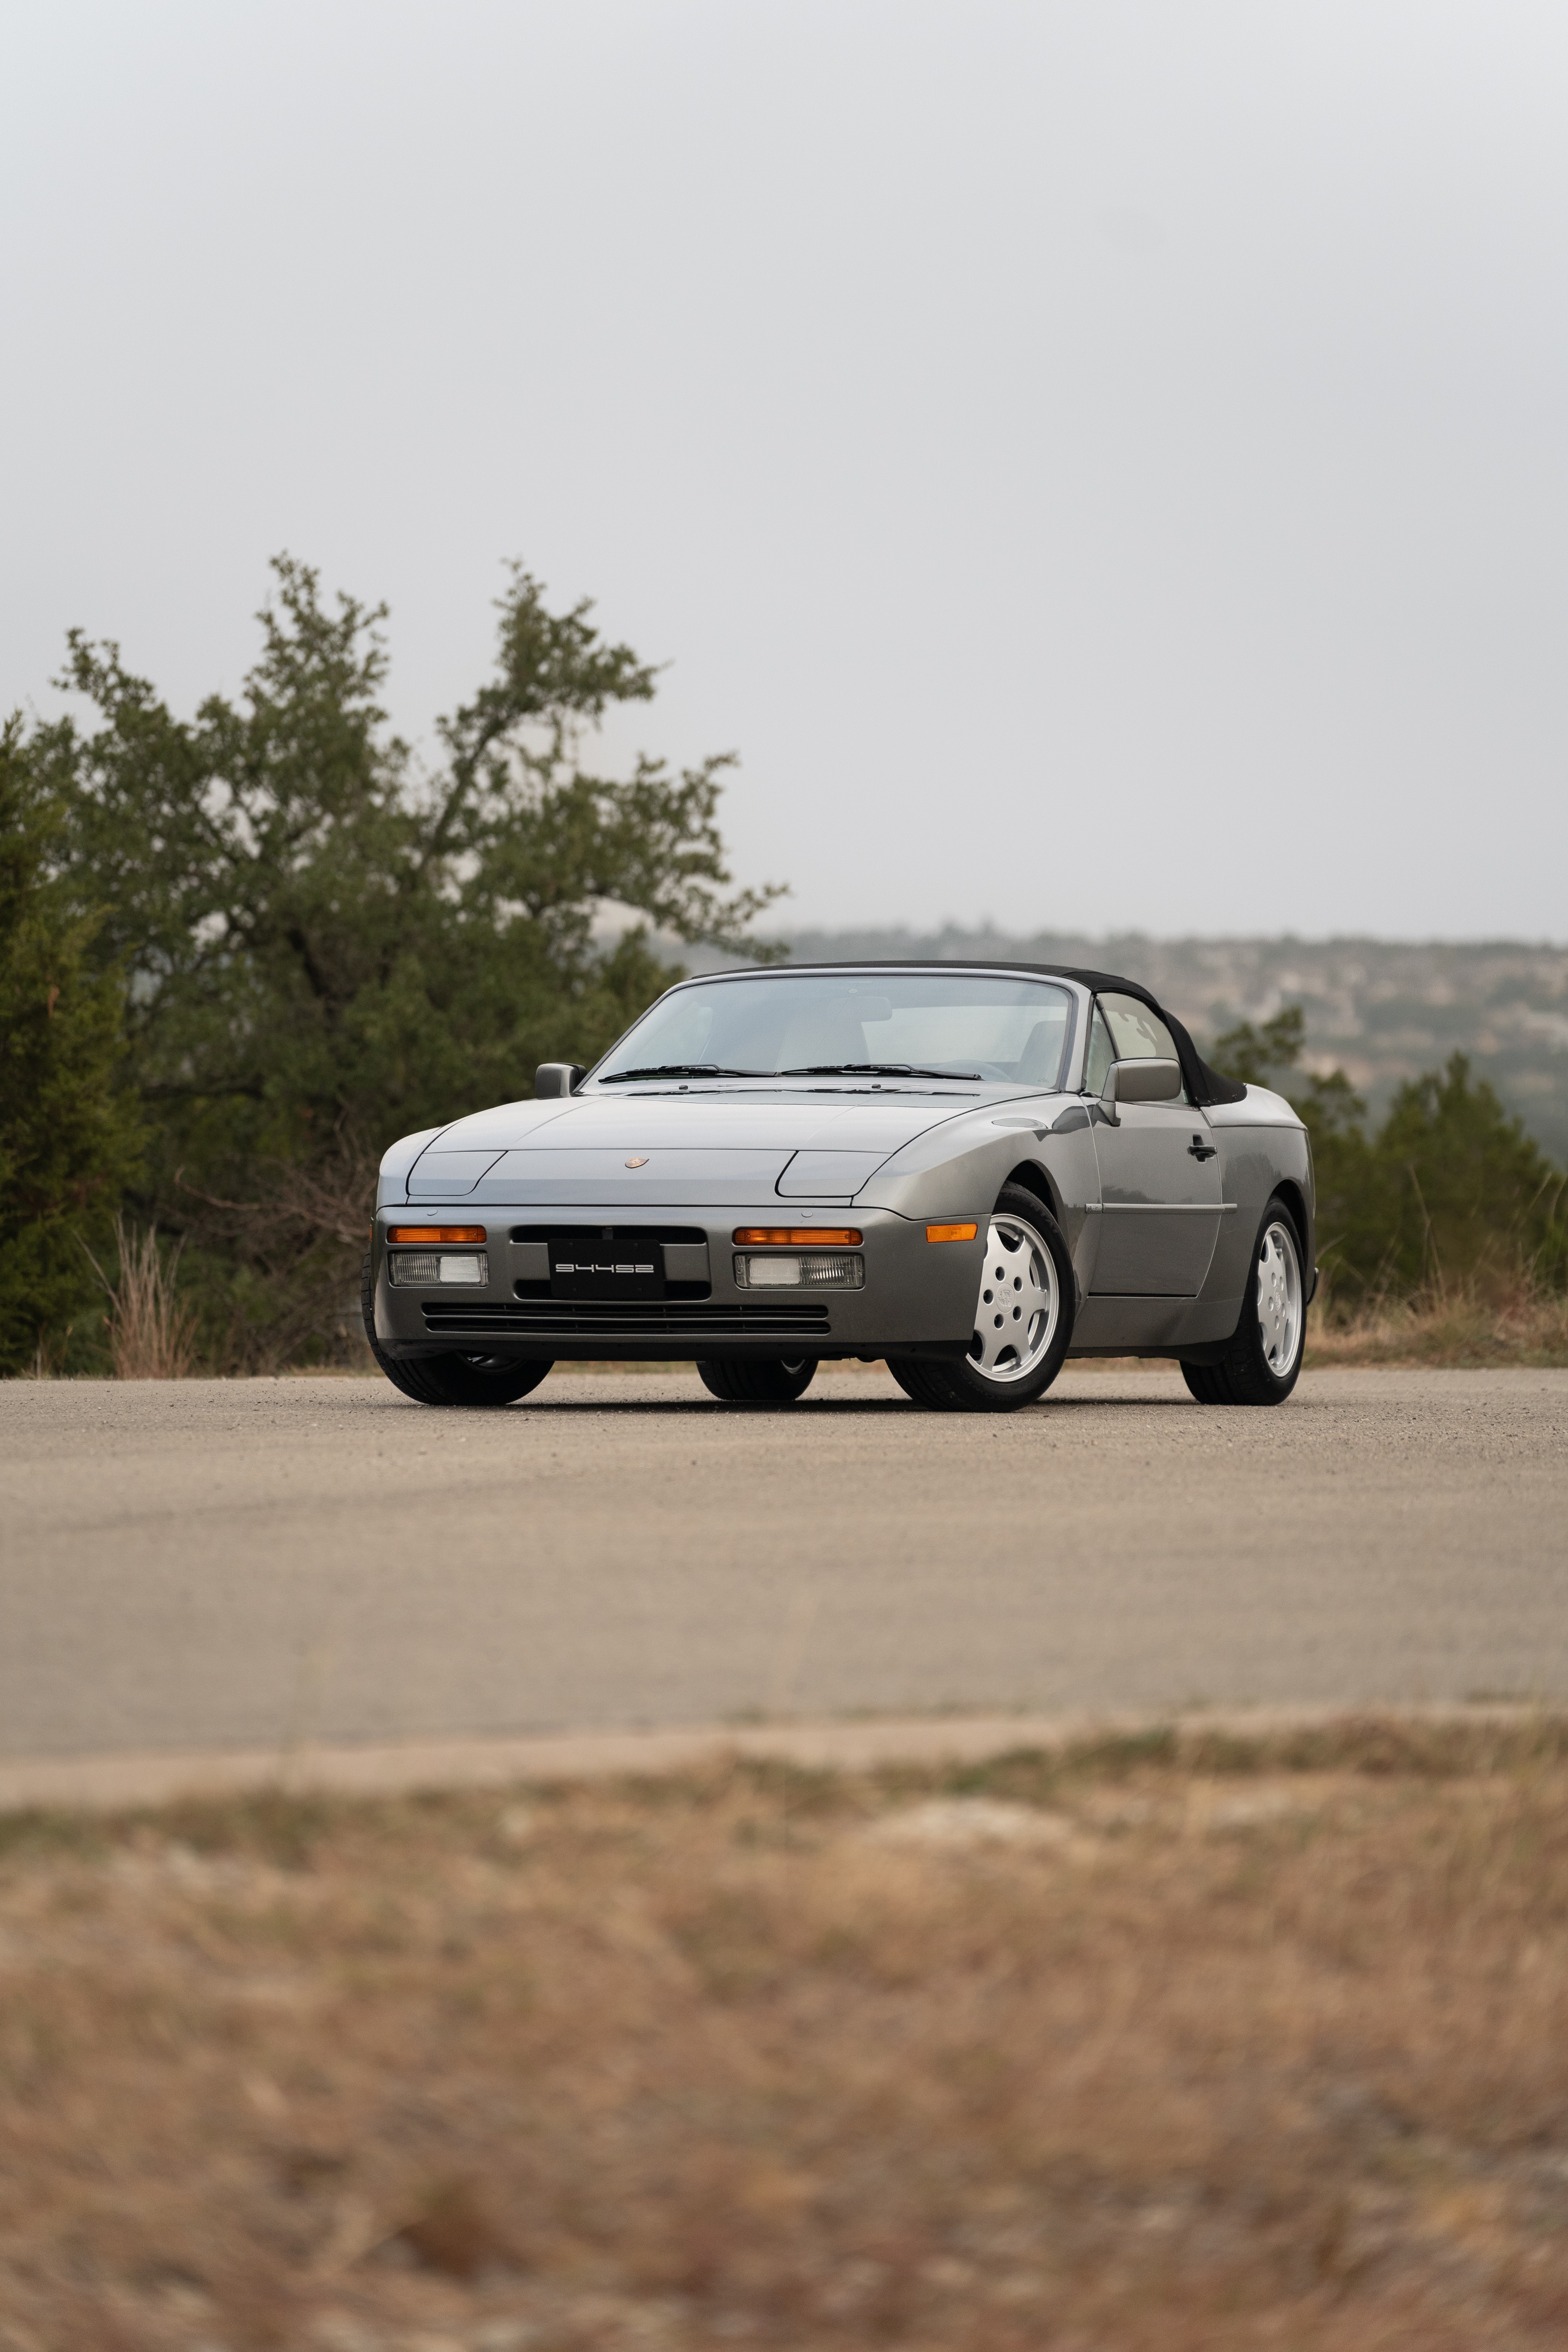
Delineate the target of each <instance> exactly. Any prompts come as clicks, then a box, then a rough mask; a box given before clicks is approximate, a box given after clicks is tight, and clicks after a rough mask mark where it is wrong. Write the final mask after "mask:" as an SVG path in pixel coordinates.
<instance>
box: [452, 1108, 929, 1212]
mask: <svg viewBox="0 0 1568 2352" xmlns="http://www.w3.org/2000/svg"><path fill="white" fill-rule="evenodd" d="M971 1108H973V1103H972V1102H971V1101H969V1100H966V1099H964V1098H963V1097H952V1096H926V1097H922V1098H919V1099H916V1100H909V1099H907V1098H906V1099H902V1100H899V1101H892V1102H885V1103H884V1102H868V1101H867V1100H866V1099H865V1097H863V1096H862V1097H858V1098H857V1099H855V1100H850V1101H842V1100H841V1101H837V1102H835V1101H831V1100H825V1099H823V1098H822V1097H820V1096H819V1097H816V1099H813V1100H801V1099H798V1098H796V1099H795V1100H788V1099H786V1100H783V1101H781V1100H779V1099H778V1097H773V1096H767V1097H757V1096H755V1095H744V1094H742V1095H732V1096H728V1097H713V1096H711V1095H706V1094H705V1095H702V1096H700V1097H695V1098H692V1097H672V1096H669V1095H658V1096H648V1095H619V1096H605V1095H590V1096H587V1097H583V1098H580V1099H577V1100H571V1101H563V1102H552V1101H546V1102H526V1103H507V1104H504V1105H503V1106H502V1107H501V1108H500V1109H497V1110H487V1111H479V1112H476V1113H475V1114H474V1116H473V1117H472V1118H461V1119H458V1121H457V1122H456V1123H455V1125H453V1126H451V1127H448V1128H444V1129H442V1130H441V1132H440V1133H439V1134H438V1135H437V1136H435V1137H434V1138H433V1139H431V1140H430V1142H428V1143H427V1144H426V1147H425V1149H424V1150H422V1151H421V1152H420V1153H419V1155H418V1157H417V1159H416V1160H415V1161H414V1163H413V1166H412V1167H411V1169H410V1171H409V1176H408V1198H409V1199H410V1200H411V1201H455V1200H467V1201H471V1202H476V1203H479V1202H487V1201H488V1202H497V1203H500V1202H508V1203H511V1202H515V1203H518V1204H519V1205H522V1204H525V1203H527V1202H556V1203H558V1204H560V1205H562V1206H563V1207H564V1206H569V1205H574V1204H588V1203H594V1204H598V1203H604V1204H609V1203H615V1204H616V1205H620V1206H624V1205H625V1204H626V1203H627V1202H640V1203H643V1204H646V1205H647V1206H649V1207H651V1206H653V1205H654V1204H655V1203H656V1202H657V1203H659V1204H661V1205H668V1204H672V1203H679V1202H689V1203H690V1204H691V1205H693V1206H697V1205H700V1204H702V1203H705V1202H708V1203H721V1202H766V1201H770V1200H792V1199H794V1200H815V1201H818V1202H835V1201H837V1202H843V1201H848V1200H852V1199H853V1198H854V1196H855V1194H856V1193H857V1192H858V1191H859V1189H860V1187H861V1186H862V1185H863V1184H865V1183H867V1182H868V1181H869V1180H870V1178H871V1176H872V1175H873V1174H874V1173H875V1171H876V1170H877V1169H879V1167H880V1166H881V1164H882V1162H883V1161H884V1160H887V1159H889V1158H890V1157H891V1155H892V1154H893V1153H894V1152H895V1151H900V1150H902V1149H903V1147H904V1146H905V1144H907V1143H910V1142H912V1141H913V1140H914V1139H915V1137H916V1136H917V1135H922V1134H924V1133H925V1132H926V1130H927V1129H930V1128H932V1127H936V1126H939V1125H941V1123H942V1121H943V1120H944V1119H949V1118H958V1117H961V1116H962V1115H963V1113H964V1112H966V1111H968V1110H970V1109H971ZM634 1163H635V1164H634Z"/></svg>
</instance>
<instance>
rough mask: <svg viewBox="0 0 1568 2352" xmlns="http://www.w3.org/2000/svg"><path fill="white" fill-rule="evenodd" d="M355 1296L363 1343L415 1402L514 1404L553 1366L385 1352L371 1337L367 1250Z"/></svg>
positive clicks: (512, 1358)
mask: <svg viewBox="0 0 1568 2352" xmlns="http://www.w3.org/2000/svg"><path fill="white" fill-rule="evenodd" d="M359 1296H360V1311H361V1313H362V1314H363V1317H364V1336H365V1344H366V1345H367V1347H368V1348H369V1349H370V1352H371V1354H372V1355H373V1356H374V1358H375V1360H376V1362H377V1363H378V1364H379V1365H380V1367H381V1369H382V1370H383V1371H384V1373H385V1374H386V1377H387V1379H388V1380H389V1381H391V1382H392V1385H393V1387H394V1388H395V1389H400V1390H401V1391H402V1392H403V1394H404V1395H405V1397H412V1398H413V1400H414V1402H415V1403H416V1404H440V1405H481V1406H482V1405H498V1404H515V1403H516V1402H517V1401H518V1399H519V1397H525V1396H527V1395H528V1394H529V1393H530V1392H531V1391H532V1390H534V1389H536V1388H537V1387H538V1386H539V1383H540V1381H542V1379H543V1378H544V1376H545V1374H546V1372H548V1371H549V1370H551V1367H550V1365H548V1364H523V1363H520V1362H519V1361H518V1360H517V1358H516V1357H515V1356H483V1355H474V1356H459V1355H450V1356H416V1357H413V1358H410V1359H409V1360H406V1361H404V1360H400V1359H399V1358H397V1357H395V1356H389V1355H387V1354H385V1353H384V1350H383V1348H382V1345H381V1342H380V1340H379V1339H377V1338H376V1336H375V1286H374V1283H373V1281H372V1279H371V1270H370V1255H369V1253H368V1252H367V1253H366V1255H365V1261H364V1264H363V1266H362V1267H361V1269H360V1286H359Z"/></svg>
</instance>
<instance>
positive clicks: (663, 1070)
mask: <svg viewBox="0 0 1568 2352" xmlns="http://www.w3.org/2000/svg"><path fill="white" fill-rule="evenodd" d="M777 1076H778V1072H777V1071H776V1070H723V1069H721V1068H720V1066H719V1065H718V1063H717V1062H656V1063H655V1064H654V1066H653V1067H652V1068H651V1069H647V1070H612V1071H611V1072H610V1073H609V1075H608V1076H607V1077H603V1078H601V1079H600V1080H599V1084H600V1085H601V1086H602V1087H618V1086H622V1085H624V1084H625V1082H626V1079H628V1078H776V1077H777Z"/></svg>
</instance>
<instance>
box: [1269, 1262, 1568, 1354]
mask: <svg viewBox="0 0 1568 2352" xmlns="http://www.w3.org/2000/svg"><path fill="white" fill-rule="evenodd" d="M1307 1362H1308V1364H1309V1366H1313V1365H1315V1366H1320V1367H1321V1366H1326V1365H1356V1364H1363V1365H1364V1364H1373V1365H1376V1364H1388V1365H1396V1364H1401V1365H1402V1364H1430V1365H1434V1366H1437V1365H1443V1366H1462V1365H1477V1366H1479V1365H1488V1364H1525V1365H1568V1296H1565V1295H1564V1294H1563V1292H1562V1291H1560V1290H1556V1289H1553V1288H1552V1287H1550V1286H1548V1285H1547V1284H1546V1283H1544V1282H1543V1281H1542V1279H1541V1277H1540V1276H1539V1275H1538V1274H1536V1273H1535V1272H1534V1271H1533V1270H1532V1269H1531V1267H1529V1266H1526V1265H1514V1266H1512V1267H1511V1268H1510V1269H1509V1270H1507V1271H1506V1272H1503V1271H1501V1270H1500V1269H1497V1268H1491V1269H1489V1270H1488V1271H1487V1272H1486V1273H1485V1274H1484V1275H1483V1274H1479V1273H1478V1274H1473V1275H1471V1276H1468V1277H1467V1278H1466V1279H1465V1280H1463V1281H1453V1280H1450V1279H1448V1278H1447V1277H1446V1276H1444V1274H1443V1272H1442V1270H1441V1268H1438V1269H1437V1270H1436V1273H1435V1274H1434V1276H1433V1277H1432V1279H1431V1280H1430V1281H1429V1282H1428V1283H1427V1284H1426V1286H1425V1287H1424V1288H1423V1289H1421V1290H1420V1291H1418V1292H1417V1293H1416V1294H1415V1297H1412V1298H1399V1297H1387V1296H1385V1297H1377V1298H1372V1299H1369V1300H1367V1301H1366V1302H1364V1303H1363V1305H1360V1306H1358V1307H1352V1308H1349V1309H1346V1308H1342V1307H1340V1305H1339V1304H1338V1302H1337V1301H1336V1300H1335V1298H1334V1297H1333V1295H1332V1292H1331V1291H1329V1292H1327V1294H1326V1295H1320V1297H1319V1298H1318V1299H1317V1300H1316V1301H1314V1303H1313V1305H1312V1307H1311V1309H1310V1312H1309V1315H1308V1318H1307Z"/></svg>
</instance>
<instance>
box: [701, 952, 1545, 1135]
mask: <svg viewBox="0 0 1568 2352" xmlns="http://www.w3.org/2000/svg"><path fill="white" fill-rule="evenodd" d="M790 945H791V949H792V950H793V953H794V956H795V959H796V961H801V962H811V961H817V960H822V961H831V960H834V959H837V958H838V957H844V956H902V955H911V956H939V957H941V958H942V959H943V960H944V961H963V959H964V958H965V957H971V956H973V957H998V956H1000V957H1007V956H1017V957H1019V958H1020V959H1021V960H1023V961H1027V962H1030V963H1068V964H1089V965H1095V966H1098V967H1099V968H1100V970H1101V971H1121V972H1125V973H1126V974H1127V975H1128V977H1129V978H1130V979H1132V980H1141V981H1142V982H1143V983H1144V985H1145V986H1146V987H1148V988H1152V990H1153V991H1154V993H1155V994H1156V995H1157V996H1159V997H1160V998H1162V999H1163V1002H1164V1003H1168V1004H1169V1005H1170V1007H1171V1009H1172V1011H1173V1013H1175V1014H1176V1015H1177V1017H1178V1019H1180V1020H1183V1021H1184V1022H1185V1023H1186V1024H1187V1025H1188V1027H1189V1028H1190V1029H1191V1030H1192V1031H1193V1032H1194V1034H1195V1035H1196V1036H1197V1037H1198V1038H1199V1039H1200V1040H1203V1039H1205V1038H1213V1037H1215V1036H1216V1035H1217V1034H1219V1032H1220V1031H1221V1030H1223V1029H1226V1028H1229V1027H1230V1026H1232V1024H1234V1023H1236V1022H1237V1021H1244V1020H1245V1021H1257V1020H1259V1019H1262V1020H1267V1019H1268V1016H1269V1014H1270V1013H1278V1012H1279V1008H1280V1007H1281V1005H1285V1004H1300V1006H1301V1007H1302V1009H1303V1011H1304V1013H1305V1014H1306V1022H1307V1043H1308V1053H1307V1060H1308V1063H1309V1065H1310V1067H1312V1068H1314V1069H1318V1070H1324V1071H1327V1070H1331V1069H1335V1068H1339V1069H1343V1070H1344V1071H1346V1072H1347V1073H1348V1074H1349V1076H1350V1077H1351V1079H1352V1082H1353V1083H1354V1085H1355V1086H1356V1087H1357V1088H1358V1089H1359V1090H1360V1091H1361V1092H1362V1093H1363V1094H1364V1095H1365V1096H1366V1097H1368V1100H1369V1101H1370V1103H1371V1105H1372V1108H1373V1112H1374V1113H1380V1112H1381V1111H1382V1110H1383V1109H1384V1107H1385V1105H1386V1103H1387V1101H1388V1098H1389V1097H1390V1095H1391V1094H1392V1093H1393V1091H1394V1087H1396V1086H1397V1084H1398V1083H1399V1081H1400V1079H1401V1078H1409V1077H1416V1076H1419V1075H1420V1074H1421V1073H1422V1072H1423V1071H1424V1070H1431V1069H1436V1067H1437V1066H1438V1065H1439V1064H1441V1063H1443V1062H1445V1061H1447V1057H1448V1055H1450V1054H1452V1053H1455V1052H1458V1053H1464V1054H1468V1055H1469V1056H1470V1059H1471V1061H1472V1062H1473V1063H1474V1065H1475V1067H1476V1070H1477V1072H1478V1074H1479V1075H1480V1076H1485V1077H1487V1078H1489V1079H1490V1081H1491V1083H1492V1085H1493V1086H1494V1087H1496V1088H1497V1090H1498V1093H1499V1094H1500V1096H1501V1097H1502V1099H1503V1101H1504V1102H1505V1103H1506V1104H1507V1105H1508V1107H1509V1108H1510V1110H1513V1111H1517V1112H1518V1114H1519V1116H1520V1118H1521V1119H1522V1120H1523V1121H1524V1124H1525V1126H1526V1127H1527V1128H1528V1129H1530V1131H1531V1134H1532V1135H1534V1136H1535V1137H1536V1138H1537V1139H1538V1140H1539V1141H1540V1142H1541V1143H1542V1144H1543V1145H1544V1146H1545V1148H1546V1150H1548V1151H1549V1152H1550V1153H1551V1154H1552V1158H1553V1159H1554V1160H1556V1161H1557V1162H1558V1164H1559V1166H1564V1165H1568V948H1561V947H1530V946H1526V945H1524V944H1522V943H1521V942H1520V941H1518V940H1487V941H1483V942H1482V943H1480V944H1479V945H1476V946H1447V945H1443V944H1441V943H1431V944H1426V945H1416V946H1402V945H1398V944H1395V943H1393V942H1391V941H1389V940H1360V939H1346V940H1295V939H1279V940H1151V939H1146V938H1144V937H1143V936H1142V934H1141V933H1138V932H1135V931H1134V932H1128V933H1126V934H1124V935H1123V936H1121V937H1120V938H1110V939H1100V940H1090V939H1084V938H1082V937H1080V936H1078V935H1076V934H1073V933H1069V932H1066V931H1040V932H1037V934H1035V935H1034V936H1033V937H1032V938H1028V939H1021V938H1018V937H1016V936H1009V935H1007V934H1005V933H1004V932H1001V931H993V930H986V931H965V930H959V929H954V928H952V927H951V926H949V927H947V928H944V929H942V930H940V931H911V930H864V931H795V932H793V933H791V934H790ZM687 960H688V961H692V962H693V963H695V962H696V961H697V960H696V959H693V958H690V957H689V956H688V959H687ZM718 961H719V960H718V959H714V960H713V962H712V964H711V965H710V966H709V968H710V969H712V968H716V966H717V963H718Z"/></svg>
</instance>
